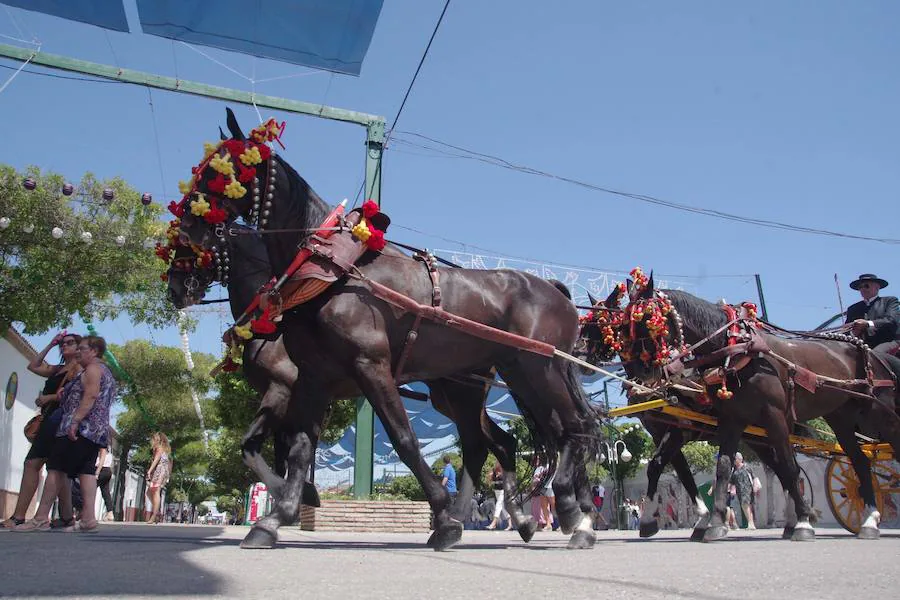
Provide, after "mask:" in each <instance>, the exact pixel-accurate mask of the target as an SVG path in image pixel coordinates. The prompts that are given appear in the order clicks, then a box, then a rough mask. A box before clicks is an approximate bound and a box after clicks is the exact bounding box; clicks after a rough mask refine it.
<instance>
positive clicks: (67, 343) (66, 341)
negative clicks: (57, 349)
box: [59, 340, 78, 346]
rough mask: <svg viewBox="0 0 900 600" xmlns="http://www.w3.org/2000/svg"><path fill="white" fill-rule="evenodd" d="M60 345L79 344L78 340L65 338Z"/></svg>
mask: <svg viewBox="0 0 900 600" xmlns="http://www.w3.org/2000/svg"><path fill="white" fill-rule="evenodd" d="M59 345H60V346H77V345H78V342H77V341H76V340H64V341H62V342H60V343H59Z"/></svg>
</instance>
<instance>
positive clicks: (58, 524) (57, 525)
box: [50, 517, 75, 531]
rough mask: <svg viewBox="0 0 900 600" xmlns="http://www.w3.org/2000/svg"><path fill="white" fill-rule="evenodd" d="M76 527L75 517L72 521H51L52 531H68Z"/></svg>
mask: <svg viewBox="0 0 900 600" xmlns="http://www.w3.org/2000/svg"><path fill="white" fill-rule="evenodd" d="M74 526H75V517H72V518H71V519H53V520H52V521H50V529H53V530H61V531H66V530H69V529H70V528H71V527H74Z"/></svg>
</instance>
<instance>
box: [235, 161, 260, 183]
mask: <svg viewBox="0 0 900 600" xmlns="http://www.w3.org/2000/svg"><path fill="white" fill-rule="evenodd" d="M254 177H256V169H254V168H253V167H245V166H244V165H238V181H240V182H241V183H250V182H251V181H253V178H254Z"/></svg>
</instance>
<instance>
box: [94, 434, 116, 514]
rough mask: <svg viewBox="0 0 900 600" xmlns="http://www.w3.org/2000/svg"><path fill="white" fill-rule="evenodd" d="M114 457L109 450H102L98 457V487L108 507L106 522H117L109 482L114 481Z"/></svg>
mask: <svg viewBox="0 0 900 600" xmlns="http://www.w3.org/2000/svg"><path fill="white" fill-rule="evenodd" d="M112 466H113V456H112V452H110V451H109V448H101V449H100V453H99V454H98V455H97V487H98V488H99V489H100V493H101V494H102V495H103V504H104V505H105V506H106V514H105V515H104V517H103V520H104V521H115V520H116V517H115V514H114V512H113V511H114V507H113V499H112V495H111V494H110V493H109V482H110V480H111V479H112Z"/></svg>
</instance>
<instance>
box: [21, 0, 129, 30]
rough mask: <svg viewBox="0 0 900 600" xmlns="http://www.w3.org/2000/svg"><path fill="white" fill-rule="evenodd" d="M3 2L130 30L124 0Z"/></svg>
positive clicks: (31, 0) (105, 27)
mask: <svg viewBox="0 0 900 600" xmlns="http://www.w3.org/2000/svg"><path fill="white" fill-rule="evenodd" d="M3 4H6V5H7V6H14V7H16V8H23V9H25V10H33V11H35V12H39V13H44V14H45V15H53V16H54V17H62V18H63V19H68V20H70V21H79V22H81V23H88V24H89V25H96V26H97V27H103V28H104V29H112V30H113V31H128V19H126V18H125V7H124V6H123V5H122V0H4V1H3Z"/></svg>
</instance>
